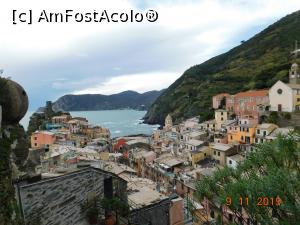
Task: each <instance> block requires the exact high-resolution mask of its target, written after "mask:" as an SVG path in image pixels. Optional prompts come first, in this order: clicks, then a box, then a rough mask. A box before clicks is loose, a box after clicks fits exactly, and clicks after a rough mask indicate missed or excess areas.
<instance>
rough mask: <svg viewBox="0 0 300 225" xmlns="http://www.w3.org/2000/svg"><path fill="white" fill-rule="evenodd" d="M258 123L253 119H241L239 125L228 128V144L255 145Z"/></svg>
mask: <svg viewBox="0 0 300 225" xmlns="http://www.w3.org/2000/svg"><path fill="white" fill-rule="evenodd" d="M256 126H257V122H256V120H255V119H252V118H244V119H240V120H239V122H238V123H237V124H234V125H230V126H227V127H226V129H227V133H228V144H238V143H240V144H253V143H254V141H255V131H256Z"/></svg>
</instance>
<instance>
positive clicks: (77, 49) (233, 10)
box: [0, 0, 300, 110]
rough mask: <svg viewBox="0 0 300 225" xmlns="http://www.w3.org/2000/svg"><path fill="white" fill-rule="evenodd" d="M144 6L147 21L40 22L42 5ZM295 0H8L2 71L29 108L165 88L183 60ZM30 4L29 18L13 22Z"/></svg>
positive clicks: (2, 18)
mask: <svg viewBox="0 0 300 225" xmlns="http://www.w3.org/2000/svg"><path fill="white" fill-rule="evenodd" d="M68 9H72V10H73V11H74V12H82V13H86V12H93V11H94V10H96V11H98V12H100V13H101V12H102V10H104V9H105V10H107V11H108V12H109V13H113V12H117V13H122V12H124V13H128V12H130V10H134V12H141V13H146V12H147V10H149V9H152V10H155V11H156V12H157V14H158V19H157V20H156V21H155V22H148V21H147V20H144V21H142V22H140V23H138V22H133V23H131V22H124V23H122V22H117V23H112V22H110V23H108V22H103V23H76V22H73V21H70V22H68V23H45V22H41V23H38V22H37V18H38V17H39V15H40V13H41V12H42V10H45V11H46V12H47V13H50V12H64V11H65V10H68ZM299 9H300V1H299V0H285V1H278V0H248V1H246V0H199V1H196V0H161V1H158V0H146V1H139V0H114V1H111V0H110V1H109V0H101V1H99V0H89V1H82V0H81V1H80V0H51V1H50V0H46V1H39V0H27V1H23V0H10V1H3V2H2V3H1V6H0V28H1V31H0V68H2V69H4V73H3V75H2V76H4V77H11V79H13V80H15V81H17V82H18V83H20V84H21V85H22V86H23V87H24V88H25V90H26V91H27V93H28V96H29V101H30V110H35V109H37V108H38V107H39V106H42V105H44V104H45V101H47V100H52V101H55V100H56V99H57V98H59V97H60V96H63V95H65V94H88V93H89V94H95V93H99V94H113V93H119V92H121V91H126V90H135V91H138V92H140V93H143V92H146V91H150V90H160V89H163V88H167V87H168V86H169V85H171V84H172V83H173V82H174V81H175V80H176V79H178V78H179V77H180V76H181V75H182V73H183V72H184V71H185V70H186V69H188V68H189V67H191V66H193V65H195V64H200V63H202V62H204V61H206V60H208V59H209V58H211V57H213V56H216V55H218V54H220V53H224V52H226V51H228V50H229V49H231V48H232V47H235V46H237V45H239V44H240V42H241V41H242V40H247V39H249V38H251V37H252V36H253V35H255V34H256V33H258V32H260V31H262V30H263V29H264V28H266V27H267V26H268V25H270V24H272V23H274V22H276V21H277V20H279V19H280V18H281V17H283V16H285V15H287V14H290V13H292V12H294V11H296V10H299ZM13 10H17V12H18V13H20V12H27V11H28V10H32V13H33V24H32V25H28V24H25V23H18V24H16V25H14V24H13Z"/></svg>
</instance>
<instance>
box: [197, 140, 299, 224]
mask: <svg viewBox="0 0 300 225" xmlns="http://www.w3.org/2000/svg"><path fill="white" fill-rule="evenodd" d="M299 138H300V136H299V134H293V135H292V134H290V135H288V136H279V137H278V139H276V140H275V141H273V142H270V143H264V144H261V145H258V146H256V148H255V150H254V152H252V153H250V154H249V156H248V157H247V159H246V160H245V161H244V162H243V163H241V164H239V165H238V167H237V168H236V169H232V168H229V167H225V168H224V169H219V170H218V171H216V172H215V173H214V175H213V176H212V177H205V178H204V179H203V180H201V181H199V182H198V184H197V187H196V189H197V190H196V192H195V198H197V199H198V200H199V201H203V200H204V199H205V198H206V199H208V200H209V201H210V203H211V205H212V206H214V207H216V208H220V205H221V206H225V205H226V206H227V207H228V208H229V209H230V210H231V211H232V212H234V217H235V220H234V221H233V222H234V224H240V223H241V221H244V222H246V221H245V216H243V215H242V213H241V212H242V209H244V210H243V211H245V212H246V214H247V217H248V218H249V220H250V221H251V223H252V224H255V223H257V222H259V223H261V224H297V223H298V222H299V221H300V159H299V157H300V145H299V141H298V140H299ZM240 197H242V200H245V199H246V198H248V200H249V203H248V204H246V202H245V201H244V202H243V204H242V205H241V204H240ZM264 198H266V199H267V201H268V202H264V203H262V205H260V204H259V203H260V202H259V201H260V200H261V199H264ZM228 200H230V204H228V203H229V202H228ZM272 201H273V202H272ZM226 203H227V204H226ZM220 211H222V209H221V210H220ZM221 220H222V218H221ZM220 224H221V223H220Z"/></svg>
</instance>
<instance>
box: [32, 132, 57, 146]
mask: <svg viewBox="0 0 300 225" xmlns="http://www.w3.org/2000/svg"><path fill="white" fill-rule="evenodd" d="M55 140H56V137H55V135H54V133H52V132H49V131H36V132H34V133H33V134H32V135H31V147H32V148H34V149H38V148H43V147H48V146H49V145H52V144H54V142H55Z"/></svg>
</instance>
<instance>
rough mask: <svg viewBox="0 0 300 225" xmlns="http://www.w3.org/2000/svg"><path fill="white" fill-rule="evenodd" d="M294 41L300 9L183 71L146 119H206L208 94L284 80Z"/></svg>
mask: <svg viewBox="0 0 300 225" xmlns="http://www.w3.org/2000/svg"><path fill="white" fill-rule="evenodd" d="M220 38H222V37H220ZM295 40H298V43H300V11H297V12H295V13H292V14H290V15H288V16H286V17H284V18H282V19H280V20H279V21H277V22H276V23H274V24H272V25H271V26H269V27H268V28H266V29H265V30H263V31H262V32H260V33H259V34H257V35H255V36H254V37H252V38H251V39H249V40H248V41H245V42H244V41H243V42H242V43H241V44H240V45H239V46H237V47H235V48H233V49H231V50H230V51H228V52H226V53H224V54H221V55H219V56H216V57H214V58H211V59H210V60H208V61H206V62H204V63H202V64H199V65H195V66H192V67H191V68H189V69H188V70H186V71H185V72H184V73H183V75H182V76H181V77H180V78H179V79H178V80H177V81H175V82H174V83H173V84H172V85H171V86H170V87H169V88H168V89H167V90H166V91H165V92H164V93H163V94H162V95H161V96H160V97H158V98H157V100H156V101H155V102H154V104H153V105H152V106H151V108H150V109H149V111H148V112H147V114H146V116H145V118H144V119H145V121H146V122H147V123H160V124H162V123H163V121H164V118H165V117H166V115H167V114H168V113H171V115H172V116H173V118H175V119H176V121H177V122H178V121H180V120H181V119H183V118H188V117H192V116H197V115H200V117H201V120H205V119H208V118H210V117H211V116H212V110H211V97H212V96H213V95H215V94H217V93H220V92H229V93H232V94H233V93H236V92H238V91H243V90H248V89H260V88H268V87H270V86H272V85H273V84H274V83H275V82H276V81H277V80H279V79H280V80H283V81H287V78H288V70H289V68H290V65H291V63H292V62H293V61H295V58H294V57H292V56H291V51H292V50H293V49H294V45H295ZM299 58H300V57H298V59H297V61H298V62H300V59H299Z"/></svg>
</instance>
